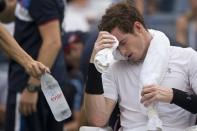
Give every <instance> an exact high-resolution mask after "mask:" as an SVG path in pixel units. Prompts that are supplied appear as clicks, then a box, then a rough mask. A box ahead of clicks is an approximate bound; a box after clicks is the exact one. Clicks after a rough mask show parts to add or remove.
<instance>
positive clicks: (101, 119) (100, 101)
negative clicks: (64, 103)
mask: <svg viewBox="0 0 197 131" xmlns="http://www.w3.org/2000/svg"><path fill="white" fill-rule="evenodd" d="M85 109H86V114H87V115H86V116H87V119H88V123H89V124H90V125H91V126H97V127H104V126H105V125H106V124H107V122H108V119H109V117H108V113H107V111H108V110H107V109H106V101H105V98H104V96H103V95H95V94H94V95H93V94H87V93H86V94H85Z"/></svg>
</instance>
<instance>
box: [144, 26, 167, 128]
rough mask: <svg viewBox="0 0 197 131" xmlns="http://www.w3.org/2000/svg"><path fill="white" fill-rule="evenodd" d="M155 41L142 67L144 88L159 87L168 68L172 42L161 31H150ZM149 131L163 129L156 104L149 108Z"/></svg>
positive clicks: (152, 41) (152, 42) (151, 43)
mask: <svg viewBox="0 0 197 131" xmlns="http://www.w3.org/2000/svg"><path fill="white" fill-rule="evenodd" d="M149 32H150V33H151V35H152V36H153V39H152V40H151V42H150V46H149V48H148V51H147V55H146V58H145V60H144V62H143V65H142V70H141V74H140V80H141V84H142V87H144V86H147V85H152V84H156V85H159V84H160V82H161V80H162V78H163V76H164V75H165V72H166V71H167V67H168V60H169V55H168V54H169V47H170V41H169V39H168V38H167V37H166V35H165V34H164V33H162V32H160V31H156V30H149ZM147 114H148V118H149V119H148V124H147V129H148V130H151V131H157V130H161V129H162V121H161V120H160V119H159V117H158V113H157V110H156V108H155V104H152V105H150V106H149V107H148V110H147Z"/></svg>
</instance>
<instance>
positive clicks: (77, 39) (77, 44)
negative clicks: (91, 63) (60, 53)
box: [64, 32, 86, 131]
mask: <svg viewBox="0 0 197 131" xmlns="http://www.w3.org/2000/svg"><path fill="white" fill-rule="evenodd" d="M67 35H68V36H67V43H68V44H66V46H65V48H64V53H65V60H66V63H67V70H68V73H69V74H68V76H69V85H70V88H69V94H68V91H67V90H65V91H64V92H65V94H66V96H67V101H68V103H69V105H70V107H71V109H72V112H73V114H72V117H71V120H69V121H66V123H65V125H64V129H66V131H77V130H78V129H79V126H80V118H81V106H82V101H83V92H84V91H83V82H82V79H83V77H82V74H81V71H80V68H79V62H80V58H81V54H82V51H83V48H84V43H85V42H84V41H85V36H86V34H85V33H83V32H72V33H68V34H67ZM67 88H68V87H67Z"/></svg>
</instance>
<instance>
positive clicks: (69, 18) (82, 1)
mask: <svg viewBox="0 0 197 131" xmlns="http://www.w3.org/2000/svg"><path fill="white" fill-rule="evenodd" d="M109 4H111V0H107V1H98V0H69V1H68V3H67V7H66V10H65V19H64V22H63V28H64V30H65V31H66V32H72V31H83V32H88V31H89V30H90V28H91V26H92V25H94V24H95V22H97V20H98V19H99V17H100V16H101V15H102V13H103V12H104V11H105V8H106V7H107V6H108V5H109Z"/></svg>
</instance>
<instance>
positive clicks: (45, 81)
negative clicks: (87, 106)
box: [41, 73, 71, 121]
mask: <svg viewBox="0 0 197 131" xmlns="http://www.w3.org/2000/svg"><path fill="white" fill-rule="evenodd" d="M41 89H42V92H43V93H44V96H45V98H46V100H47V102H48V104H49V107H50V109H51V111H52V113H53V116H54V117H55V119H56V120H57V121H62V120H64V119H67V118H68V117H70V116H71V110H70V108H69V106H68V103H67V101H66V99H65V97H64V94H63V92H62V90H61V88H60V86H59V84H58V82H57V81H56V80H55V79H54V78H53V76H51V75H50V74H48V73H45V74H43V75H42V76H41Z"/></svg>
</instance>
